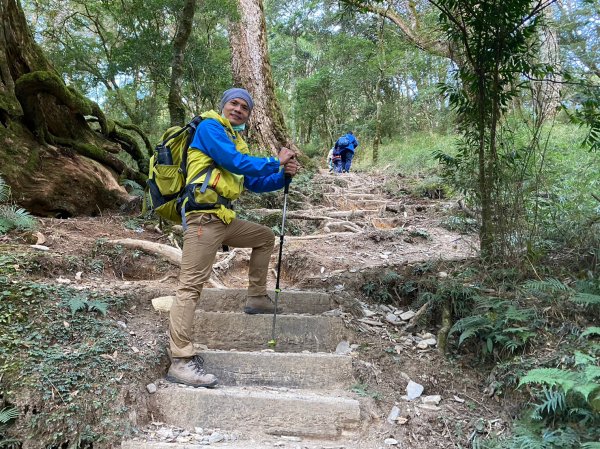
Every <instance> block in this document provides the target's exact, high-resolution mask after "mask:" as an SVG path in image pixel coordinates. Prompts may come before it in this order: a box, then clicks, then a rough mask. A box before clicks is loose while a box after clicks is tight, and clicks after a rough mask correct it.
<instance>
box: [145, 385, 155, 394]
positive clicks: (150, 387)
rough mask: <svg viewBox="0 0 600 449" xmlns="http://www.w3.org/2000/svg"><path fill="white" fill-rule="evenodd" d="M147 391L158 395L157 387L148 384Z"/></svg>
mask: <svg viewBox="0 0 600 449" xmlns="http://www.w3.org/2000/svg"><path fill="white" fill-rule="evenodd" d="M146 390H148V393H150V394H153V393H156V385H154V384H148V385H146Z"/></svg>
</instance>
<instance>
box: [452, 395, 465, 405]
mask: <svg viewBox="0 0 600 449" xmlns="http://www.w3.org/2000/svg"><path fill="white" fill-rule="evenodd" d="M452 399H454V400H455V401H456V402H459V403H461V404H462V403H463V402H465V400H464V399H462V398H459V397H458V396H456V395H454V396H452Z"/></svg>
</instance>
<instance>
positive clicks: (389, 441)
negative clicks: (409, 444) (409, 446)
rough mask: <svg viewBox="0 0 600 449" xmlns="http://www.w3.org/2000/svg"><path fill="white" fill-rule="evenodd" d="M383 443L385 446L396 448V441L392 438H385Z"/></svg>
mask: <svg viewBox="0 0 600 449" xmlns="http://www.w3.org/2000/svg"><path fill="white" fill-rule="evenodd" d="M384 443H385V444H387V445H388V446H397V445H398V441H397V440H396V439H394V438H386V439H385V440H384Z"/></svg>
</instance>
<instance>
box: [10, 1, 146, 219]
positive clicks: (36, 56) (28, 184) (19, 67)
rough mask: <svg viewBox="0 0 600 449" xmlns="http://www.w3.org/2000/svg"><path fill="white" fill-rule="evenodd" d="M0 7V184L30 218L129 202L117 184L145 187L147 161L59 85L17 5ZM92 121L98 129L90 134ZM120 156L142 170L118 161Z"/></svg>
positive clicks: (78, 96) (99, 114)
mask: <svg viewBox="0 0 600 449" xmlns="http://www.w3.org/2000/svg"><path fill="white" fill-rule="evenodd" d="M0 7H1V8H0V23H1V25H2V26H1V28H0V121H1V123H2V125H3V126H0V142H1V143H2V145H1V146H0V176H1V177H2V178H3V179H4V180H5V181H6V182H7V184H8V185H9V186H10V187H11V191H12V194H13V200H14V201H16V202H17V203H18V204H19V205H21V206H23V207H25V208H26V209H27V210H28V211H29V212H31V213H33V214H36V215H43V216H58V217H68V216H74V215H82V214H83V215H95V214H98V213H100V212H101V211H102V210H103V209H108V208H114V207H115V206H120V205H122V204H124V203H126V202H128V201H129V199H130V198H129V195H128V194H127V192H126V190H125V189H124V188H123V187H122V186H120V185H119V183H118V179H119V178H120V177H127V178H128V179H133V180H136V181H137V182H140V183H143V182H145V176H144V175H143V174H142V173H141V172H140V171H145V170H146V169H147V160H148V157H147V154H145V153H144V152H142V151H141V150H140V149H139V147H138V146H137V144H135V143H134V142H135V141H133V140H130V139H129V138H128V136H127V135H124V134H123V133H121V132H118V131H117V130H116V129H115V124H114V123H113V122H111V121H110V120H107V119H106V117H104V114H103V113H102V111H101V110H100V108H99V107H98V105H97V104H96V103H94V102H92V101H90V100H88V99H87V98H85V97H83V96H82V95H81V94H79V93H78V92H76V91H75V90H73V89H72V88H70V87H68V86H66V85H65V84H64V82H63V81H62V79H61V78H60V76H59V74H58V73H56V71H55V70H54V68H53V67H52V64H51V63H50V61H48V59H47V58H46V57H45V56H44V54H43V52H42V50H41V48H40V47H39V46H38V45H37V44H36V43H35V41H34V40H33V37H32V35H31V33H30V31H29V28H28V26H27V22H26V20H25V15H24V14H23V10H22V8H21V6H20V4H19V3H18V0H0ZM90 116H93V117H95V118H96V121H97V122H98V124H99V128H100V129H98V130H94V129H92V128H91V127H90V125H89V124H88V121H87V119H86V117H90ZM124 149H126V151H127V152H128V153H129V154H130V155H131V156H132V157H133V158H134V159H135V160H136V162H137V164H138V167H139V169H138V167H136V168H133V167H130V166H127V165H126V164H125V163H124V162H123V161H122V160H121V159H119V158H118V157H117V156H116V154H117V153H119V152H121V151H123V150H124ZM138 170H140V171H138Z"/></svg>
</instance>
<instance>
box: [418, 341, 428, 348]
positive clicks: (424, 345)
mask: <svg viewBox="0 0 600 449" xmlns="http://www.w3.org/2000/svg"><path fill="white" fill-rule="evenodd" d="M428 348H429V345H428V344H427V343H425V341H424V340H422V341H420V342H419V343H417V349H428Z"/></svg>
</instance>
